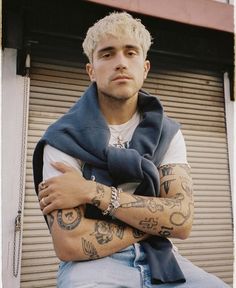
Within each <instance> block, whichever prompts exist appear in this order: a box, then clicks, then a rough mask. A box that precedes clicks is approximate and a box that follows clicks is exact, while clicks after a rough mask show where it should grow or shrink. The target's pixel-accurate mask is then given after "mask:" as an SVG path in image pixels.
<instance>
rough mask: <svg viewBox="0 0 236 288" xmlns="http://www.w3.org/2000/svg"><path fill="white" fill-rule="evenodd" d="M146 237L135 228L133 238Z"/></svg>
mask: <svg viewBox="0 0 236 288" xmlns="http://www.w3.org/2000/svg"><path fill="white" fill-rule="evenodd" d="M144 235H145V232H143V231H140V230H138V229H136V228H133V236H134V238H142V237H143V236H144Z"/></svg>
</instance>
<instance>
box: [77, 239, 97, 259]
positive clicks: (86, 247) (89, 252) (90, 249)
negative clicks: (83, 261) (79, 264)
mask: <svg viewBox="0 0 236 288" xmlns="http://www.w3.org/2000/svg"><path fill="white" fill-rule="evenodd" d="M81 240H82V249H83V252H84V255H86V256H88V257H89V259H91V260H92V259H98V258H99V255H98V252H97V250H96V248H95V246H94V245H93V243H92V242H90V241H88V240H86V239H85V238H83V237H82V239H81Z"/></svg>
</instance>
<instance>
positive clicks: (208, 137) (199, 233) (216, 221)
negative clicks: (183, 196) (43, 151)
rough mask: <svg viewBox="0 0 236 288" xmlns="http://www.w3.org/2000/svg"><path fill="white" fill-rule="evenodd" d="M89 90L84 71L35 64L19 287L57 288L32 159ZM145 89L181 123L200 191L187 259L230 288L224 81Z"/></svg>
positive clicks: (175, 76) (176, 81)
mask: <svg viewBox="0 0 236 288" xmlns="http://www.w3.org/2000/svg"><path fill="white" fill-rule="evenodd" d="M88 84H89V80H88V77H87V75H86V74H85V70H84V68H83V66H77V67H73V66H72V64H65V63H62V62H60V65H58V64H57V63H56V62H53V61H47V60H46V59H44V60H43V61H42V60H40V59H37V61H36V62H34V63H33V67H32V71H31V88H30V111H29V137H28V154H27V155H28V156H27V157H28V158H27V183H26V197H25V209H24V231H23V254H22V264H21V287H22V288H33V287H38V288H39V287H45V288H52V287H56V281H55V277H56V271H57V267H58V259H57V258H56V257H55V254H54V251H53V246H52V243H51V238H50V234H49V232H48V230H47V227H46V224H45V222H44V219H43V217H42V215H41V212H40V210H39V206H38V201H37V198H36V195H35V192H34V188H33V180H32V165H31V162H32V153H33V149H34V147H35V143H36V142H37V141H38V139H39V138H40V136H41V135H42V133H43V131H44V130H45V129H46V128H47V126H48V125H49V124H50V123H52V122H53V121H55V120H56V119H57V118H58V117H59V116H61V115H62V114H63V113H65V112H66V111H67V110H68V109H69V107H71V106H72V104H73V103H74V102H75V101H76V100H77V99H78V97H79V96H81V94H82V93H83V91H84V90H85V89H86V87H87V86H88ZM144 88H145V89H146V90H148V91H149V92H150V93H153V94H157V95H160V98H161V100H162V103H163V104H164V107H165V110H166V112H167V114H168V115H170V116H171V117H173V118H175V119H177V120H178V121H179V122H180V123H182V131H183V133H184V135H185V139H186V143H187V150H188V159H189V162H190V164H191V166H192V172H193V178H194V184H195V201H196V209H195V211H196V212H195V221H194V226H193V231H192V234H191V237H190V238H189V239H188V240H185V241H180V240H175V241H174V242H175V243H176V245H177V247H178V248H179V250H180V252H181V254H182V255H183V256H186V257H187V258H188V259H190V260H192V261H193V262H194V263H195V264H197V265H199V266H201V267H203V268H204V269H205V270H207V271H209V272H212V273H214V274H215V275H217V276H219V277H221V278H222V279H223V280H224V281H226V282H227V283H229V284H232V274H233V237H232V212H231V196H230V186H229V171H228V154H227V141H226V129H225V114H224V97H223V83H222V77H221V75H218V74H216V73H213V72H210V71H197V70H194V71H193V69H192V70H187V69H179V68H178V69H173V68H172V69H167V68H165V69H164V68H161V67H159V68H158V70H156V71H154V70H153V71H152V73H150V75H149V78H148V79H147V81H146V82H145V85H144Z"/></svg>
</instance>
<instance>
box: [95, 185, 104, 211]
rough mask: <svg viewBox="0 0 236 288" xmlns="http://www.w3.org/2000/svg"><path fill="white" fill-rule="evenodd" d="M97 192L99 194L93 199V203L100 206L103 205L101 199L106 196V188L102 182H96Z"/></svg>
mask: <svg viewBox="0 0 236 288" xmlns="http://www.w3.org/2000/svg"><path fill="white" fill-rule="evenodd" d="M96 192H97V195H96V196H95V197H94V198H93V199H92V205H94V206H96V207H98V208H99V207H100V205H101V199H102V198H103V197H104V194H105V189H104V186H103V185H102V184H100V183H97V182H96Z"/></svg>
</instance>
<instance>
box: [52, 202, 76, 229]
mask: <svg viewBox="0 0 236 288" xmlns="http://www.w3.org/2000/svg"><path fill="white" fill-rule="evenodd" d="M80 221H81V212H80V209H79V207H76V208H73V209H65V210H62V209H59V210H58V212H57V222H58V225H59V226H60V227H61V228H62V229H64V230H73V229H75V228H76V227H77V226H78V225H79V224H80Z"/></svg>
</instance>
